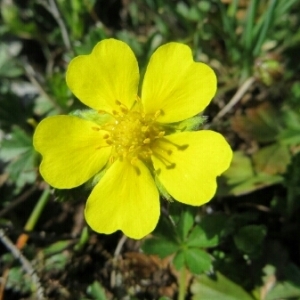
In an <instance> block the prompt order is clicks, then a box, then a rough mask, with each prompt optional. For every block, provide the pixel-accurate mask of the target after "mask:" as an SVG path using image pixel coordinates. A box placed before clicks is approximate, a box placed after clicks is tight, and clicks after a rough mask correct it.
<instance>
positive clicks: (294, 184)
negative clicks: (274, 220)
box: [284, 153, 300, 216]
mask: <svg viewBox="0 0 300 300" xmlns="http://www.w3.org/2000/svg"><path fill="white" fill-rule="evenodd" d="M299 180H300V153H297V154H296V155H295V156H294V157H293V159H292V162H291V164H290V165H289V166H288V169H287V172H286V174H285V176H284V186H285V187H286V189H287V197H286V201H285V203H286V211H287V215H288V216H291V215H292V213H293V212H295V211H296V210H297V209H298V208H299V207H300V201H299V197H300V186H299Z"/></svg>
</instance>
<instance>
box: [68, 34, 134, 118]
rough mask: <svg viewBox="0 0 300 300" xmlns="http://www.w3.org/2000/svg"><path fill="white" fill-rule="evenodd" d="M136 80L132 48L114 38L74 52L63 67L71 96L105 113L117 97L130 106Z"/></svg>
mask: <svg viewBox="0 0 300 300" xmlns="http://www.w3.org/2000/svg"><path fill="white" fill-rule="evenodd" d="M138 82H139V69H138V63H137V60H136V58H135V56H134V54H133V52H132V50H131V49H130V47H129V46H128V45H127V44H125V43H123V42H121V41H118V40H114V39H107V40H103V41H101V42H99V43H98V44H97V45H96V46H95V47H94V49H93V51H92V53H91V54H89V55H80V56H77V57H76V58H74V59H73V60H72V61H71V62H70V64H69V66H68V70H67V84H68V86H69V88H70V89H71V91H72V92H73V93H74V94H75V96H76V97H77V98H78V99H79V100H80V101H81V102H83V103H84V104H86V105H87V106H89V107H91V108H93V109H95V110H103V111H106V112H108V113H112V111H113V110H116V109H118V108H119V107H118V105H117V103H116V102H117V101H119V102H121V103H122V104H123V105H125V106H126V107H127V108H131V106H132V104H133V103H134V101H135V99H136V96H137V88H138Z"/></svg>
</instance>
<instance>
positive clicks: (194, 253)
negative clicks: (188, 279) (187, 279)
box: [184, 248, 211, 274]
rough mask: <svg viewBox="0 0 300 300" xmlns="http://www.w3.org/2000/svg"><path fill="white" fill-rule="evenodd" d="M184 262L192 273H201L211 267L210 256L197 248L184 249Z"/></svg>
mask: <svg viewBox="0 0 300 300" xmlns="http://www.w3.org/2000/svg"><path fill="white" fill-rule="evenodd" d="M184 257H185V262H186V265H187V267H188V269H189V270H190V271H191V272H192V273H193V274H201V273H203V272H205V271H208V270H209V269H210V267H211V257H210V255H209V254H208V253H206V252H204V251H202V250H200V249H197V248H188V249H186V250H185V251H184Z"/></svg>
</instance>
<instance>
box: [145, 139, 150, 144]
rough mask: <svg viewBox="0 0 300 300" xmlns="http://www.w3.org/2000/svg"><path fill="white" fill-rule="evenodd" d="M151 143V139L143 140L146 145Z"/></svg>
mask: <svg viewBox="0 0 300 300" xmlns="http://www.w3.org/2000/svg"><path fill="white" fill-rule="evenodd" d="M150 142H151V139H149V138H146V139H144V140H143V143H144V144H150Z"/></svg>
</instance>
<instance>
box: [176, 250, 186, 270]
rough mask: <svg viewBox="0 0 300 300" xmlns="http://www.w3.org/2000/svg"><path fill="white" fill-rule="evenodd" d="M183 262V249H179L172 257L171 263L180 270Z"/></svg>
mask: <svg viewBox="0 0 300 300" xmlns="http://www.w3.org/2000/svg"><path fill="white" fill-rule="evenodd" d="M184 264H185V256H184V250H179V251H178V252H177V253H176V255H175V257H174V258H173V265H174V266H175V268H176V269H177V270H180V269H181V268H182V267H183V266H184Z"/></svg>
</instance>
